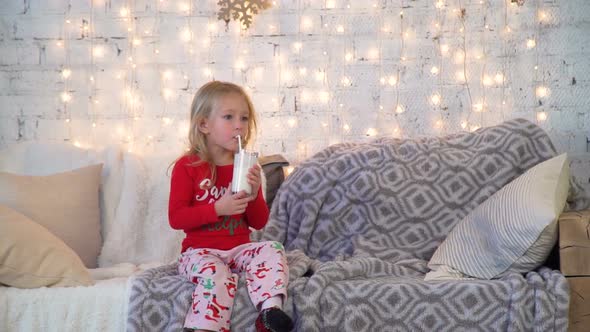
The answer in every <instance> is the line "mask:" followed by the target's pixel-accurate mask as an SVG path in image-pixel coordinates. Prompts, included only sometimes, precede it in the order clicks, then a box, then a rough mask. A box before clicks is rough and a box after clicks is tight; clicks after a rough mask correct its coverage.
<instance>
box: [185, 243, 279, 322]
mask: <svg viewBox="0 0 590 332" xmlns="http://www.w3.org/2000/svg"><path fill="white" fill-rule="evenodd" d="M178 263H179V264H178V273H179V274H180V275H182V276H185V277H186V278H188V279H189V280H190V281H192V282H193V283H195V284H196V286H195V290H194V292H193V296H192V298H193V300H192V301H193V302H192V305H191V307H190V309H189V311H188V314H187V316H186V319H185V321H184V327H186V328H191V329H203V330H211V331H229V329H230V318H231V312H232V307H233V303H234V296H235V294H236V288H237V284H238V274H239V273H241V272H245V273H246V285H247V287H248V295H249V296H250V299H251V300H252V303H253V304H254V306H255V307H256V308H257V309H258V308H259V306H260V304H262V302H264V300H266V299H268V298H270V297H273V296H276V295H282V296H283V299H286V298H287V282H288V280H289V270H288V267H287V259H286V257H285V251H284V248H283V245H282V244H281V243H279V242H275V241H267V242H253V243H246V244H243V245H240V246H237V247H235V248H233V249H230V250H217V249H207V248H198V249H193V248H188V249H187V250H186V251H185V252H184V253H182V254H181V255H180V257H179V259H178Z"/></svg>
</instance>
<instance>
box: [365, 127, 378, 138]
mask: <svg viewBox="0 0 590 332" xmlns="http://www.w3.org/2000/svg"><path fill="white" fill-rule="evenodd" d="M375 135H377V129H375V128H369V129H367V136H371V137H372V136H375Z"/></svg>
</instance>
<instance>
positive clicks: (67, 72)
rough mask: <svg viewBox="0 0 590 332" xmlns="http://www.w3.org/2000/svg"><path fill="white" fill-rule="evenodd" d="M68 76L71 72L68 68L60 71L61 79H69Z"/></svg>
mask: <svg viewBox="0 0 590 332" xmlns="http://www.w3.org/2000/svg"><path fill="white" fill-rule="evenodd" d="M70 75H72V71H71V70H70V69H69V68H64V69H63V70H62V71H61V76H62V77H63V78H65V79H67V78H69V77H70Z"/></svg>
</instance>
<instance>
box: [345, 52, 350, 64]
mask: <svg viewBox="0 0 590 332" xmlns="http://www.w3.org/2000/svg"><path fill="white" fill-rule="evenodd" d="M344 59H345V60H346V61H347V62H350V61H352V53H350V52H348V53H346V55H345V56H344Z"/></svg>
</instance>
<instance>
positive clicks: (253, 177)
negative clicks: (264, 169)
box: [246, 164, 262, 201]
mask: <svg viewBox="0 0 590 332" xmlns="http://www.w3.org/2000/svg"><path fill="white" fill-rule="evenodd" d="M260 172H261V168H260V165H258V164H255V165H254V166H252V167H251V168H250V169H249V170H248V175H247V176H246V178H247V179H248V183H249V184H250V186H251V187H252V194H251V195H250V197H249V198H250V200H251V201H253V200H255V199H256V197H257V196H258V189H260V184H261V182H262V177H261V175H260Z"/></svg>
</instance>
